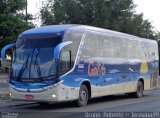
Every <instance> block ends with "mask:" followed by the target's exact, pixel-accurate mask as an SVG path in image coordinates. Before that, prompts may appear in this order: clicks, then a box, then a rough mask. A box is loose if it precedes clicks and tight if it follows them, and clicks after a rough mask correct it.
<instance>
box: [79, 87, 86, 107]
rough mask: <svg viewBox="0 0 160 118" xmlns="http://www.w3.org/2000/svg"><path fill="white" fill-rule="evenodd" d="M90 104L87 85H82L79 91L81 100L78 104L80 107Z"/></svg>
mask: <svg viewBox="0 0 160 118" xmlns="http://www.w3.org/2000/svg"><path fill="white" fill-rule="evenodd" d="M87 102H88V89H87V86H86V85H82V86H81V87H80V90H79V98H78V100H77V104H78V106H79V107H82V106H85V105H86V104H87Z"/></svg>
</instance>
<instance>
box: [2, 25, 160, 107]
mask: <svg viewBox="0 0 160 118" xmlns="http://www.w3.org/2000/svg"><path fill="white" fill-rule="evenodd" d="M10 48H14V50H15V51H14V53H13V58H12V71H11V73H10V78H9V87H10V93H11V98H12V99H13V100H27V101H36V102H38V103H45V102H62V101H74V100H75V101H77V103H78V105H79V106H84V105H86V104H87V102H88V100H89V99H90V98H94V97H100V96H107V95H115V94H124V93H125V94H128V95H132V96H134V97H141V96H143V91H144V90H149V89H154V88H156V87H157V86H158V75H159V73H158V71H159V69H158V65H159V62H158V60H159V57H158V45H157V42H156V41H154V40H149V39H143V38H140V37H136V36H132V35H128V34H124V33H120V32H116V31H111V30H106V29H101V28H96V27H91V26H85V25H52V26H44V27H40V28H35V29H31V30H27V31H25V32H23V33H21V34H20V36H19V38H18V39H17V41H16V43H13V44H9V45H7V46H5V47H4V48H3V49H2V52H1V54H2V58H3V59H4V58H5V54H6V50H7V49H10Z"/></svg>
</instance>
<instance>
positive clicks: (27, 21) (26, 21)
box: [26, 0, 28, 24]
mask: <svg viewBox="0 0 160 118" xmlns="http://www.w3.org/2000/svg"><path fill="white" fill-rule="evenodd" d="M27 5H28V2H27V0H26V24H27V22H28V18H27V14H28V13H27Z"/></svg>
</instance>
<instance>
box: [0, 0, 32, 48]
mask: <svg viewBox="0 0 160 118" xmlns="http://www.w3.org/2000/svg"><path fill="white" fill-rule="evenodd" d="M25 6H26V0H1V1H0V50H1V48H2V47H3V46H5V45H7V44H9V43H13V42H15V40H16V39H17V37H18V35H19V34H20V33H21V32H22V31H24V30H26V29H29V28H31V27H33V24H32V23H31V22H28V23H26V21H25V19H26V16H25V14H24V13H23V12H22V10H24V9H25ZM27 17H28V19H31V18H32V16H31V15H28V16H27Z"/></svg>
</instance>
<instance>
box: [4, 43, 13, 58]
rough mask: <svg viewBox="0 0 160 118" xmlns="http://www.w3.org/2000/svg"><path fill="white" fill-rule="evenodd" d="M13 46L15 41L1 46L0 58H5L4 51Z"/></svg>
mask: <svg viewBox="0 0 160 118" xmlns="http://www.w3.org/2000/svg"><path fill="white" fill-rule="evenodd" d="M14 46H16V43H12V44H9V45H6V46H4V47H3V48H2V51H1V58H2V61H4V60H5V58H6V51H7V50H8V49H10V48H13V47H14Z"/></svg>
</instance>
